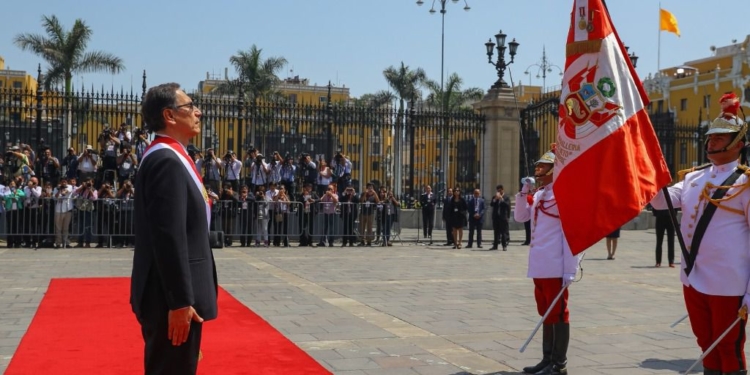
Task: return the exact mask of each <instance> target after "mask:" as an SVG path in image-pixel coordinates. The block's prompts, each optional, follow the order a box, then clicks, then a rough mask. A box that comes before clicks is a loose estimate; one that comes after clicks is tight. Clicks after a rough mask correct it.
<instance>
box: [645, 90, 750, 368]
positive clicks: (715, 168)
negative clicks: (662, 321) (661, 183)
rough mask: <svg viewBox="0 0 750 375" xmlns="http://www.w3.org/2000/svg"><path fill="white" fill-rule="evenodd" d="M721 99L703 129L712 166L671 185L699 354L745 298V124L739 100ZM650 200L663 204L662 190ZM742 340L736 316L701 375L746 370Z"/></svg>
mask: <svg viewBox="0 0 750 375" xmlns="http://www.w3.org/2000/svg"><path fill="white" fill-rule="evenodd" d="M720 103H721V107H722V113H721V114H720V115H719V117H718V118H716V119H715V120H714V121H713V122H712V123H711V125H710V126H709V129H708V131H707V132H706V136H707V140H706V144H705V149H706V156H707V158H708V160H709V161H710V162H711V163H710V164H706V165H704V166H701V167H696V168H694V169H693V170H692V171H684V172H685V173H686V174H685V175H684V176H685V177H684V179H683V180H682V181H680V182H678V183H676V184H675V185H674V186H672V187H670V188H669V196H670V199H671V200H672V202H673V204H674V207H675V208H682V213H683V215H682V219H681V222H680V228H681V229H682V235H683V239H684V240H685V245H686V247H687V249H686V251H684V252H683V254H685V255H686V256H683V258H687V259H683V261H682V268H683V270H682V271H683V272H680V279H681V281H682V284H683V295H684V298H685V306H686V307H687V311H688V315H689V316H690V323H691V327H692V330H693V334H695V336H696V338H697V341H698V345H699V346H700V347H701V349H702V350H703V351H704V352H705V351H706V349H708V347H709V346H711V344H712V343H714V342H715V341H716V340H717V339H718V338H719V336H720V335H721V334H722V333H723V332H724V331H725V330H727V329H728V328H729V327H730V326H731V325H732V323H733V322H734V321H735V320H736V319H737V311H738V309H739V310H741V312H742V309H743V308H747V306H748V304H749V303H750V286H748V282H750V224H749V220H750V189H748V184H750V178H749V177H748V176H749V175H750V171H748V168H747V167H746V166H744V165H740V163H738V161H737V160H738V159H739V158H740V157H742V159H743V161H745V160H744V159H745V152H744V151H745V145H746V141H745V133H746V132H747V124H746V123H745V122H744V121H743V120H742V118H741V117H740V116H738V115H737V112H738V110H739V108H740V104H739V100H738V99H737V97H736V96H735V95H734V94H733V93H728V94H725V95H724V96H722V97H721V99H720ZM742 117H744V116H742ZM651 204H652V206H654V208H655V209H665V208H667V204H666V200H665V198H664V195H663V194H662V193H661V192H660V193H659V194H658V195H657V196H656V198H654V200H653V201H652V202H651ZM701 222H705V223H706V224H707V225H701ZM699 254H700V256H698V255H699ZM744 344H745V321H744V320H742V321H741V322H740V323H739V324H737V325H735V326H734V328H732V329H731V330H730V331H729V333H728V334H727V335H726V336H725V337H724V338H723V339H722V340H721V342H720V343H719V344H718V345H717V346H716V348H714V349H713V350H712V351H711V352H710V353H709V354H708V355H707V356H706V357H705V358H704V359H703V369H704V374H710V375H721V374H730V375H737V374H746V373H747V363H746V362H745V354H744V352H745V350H744Z"/></svg>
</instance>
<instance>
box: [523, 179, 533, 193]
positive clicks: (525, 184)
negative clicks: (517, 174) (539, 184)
mask: <svg viewBox="0 0 750 375" xmlns="http://www.w3.org/2000/svg"><path fill="white" fill-rule="evenodd" d="M530 191H531V180H529V179H528V178H527V179H525V180H524V181H523V187H522V188H521V193H523V194H528V193H529V192H530Z"/></svg>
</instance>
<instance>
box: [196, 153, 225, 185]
mask: <svg viewBox="0 0 750 375" xmlns="http://www.w3.org/2000/svg"><path fill="white" fill-rule="evenodd" d="M221 167H222V163H221V160H220V159H219V158H217V157H216V153H214V149H213V148H207V149H206V156H204V157H203V158H202V159H199V160H198V161H197V162H195V168H196V169H198V171H203V183H205V184H207V185H209V186H211V190H213V191H220V187H221V186H220V184H219V183H220V182H221V174H220V173H219V168H221Z"/></svg>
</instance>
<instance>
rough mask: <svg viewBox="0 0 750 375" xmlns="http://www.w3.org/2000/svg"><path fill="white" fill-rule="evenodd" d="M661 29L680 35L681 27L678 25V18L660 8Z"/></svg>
mask: <svg viewBox="0 0 750 375" xmlns="http://www.w3.org/2000/svg"><path fill="white" fill-rule="evenodd" d="M659 30H663V31H669V32H670V33H675V34H677V36H680V28H679V27H678V26H677V18H675V16H674V14H672V13H670V12H669V11H667V10H664V9H659Z"/></svg>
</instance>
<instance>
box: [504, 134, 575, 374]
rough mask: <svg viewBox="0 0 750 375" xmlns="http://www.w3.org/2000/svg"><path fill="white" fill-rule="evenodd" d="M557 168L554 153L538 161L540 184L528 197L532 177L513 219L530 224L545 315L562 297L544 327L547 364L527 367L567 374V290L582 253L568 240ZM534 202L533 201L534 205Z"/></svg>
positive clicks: (532, 263) (532, 271)
mask: <svg viewBox="0 0 750 375" xmlns="http://www.w3.org/2000/svg"><path fill="white" fill-rule="evenodd" d="M554 165H555V153H554V145H553V149H552V150H551V151H549V152H547V153H545V154H544V155H542V157H541V159H539V160H538V161H537V162H536V167H535V168H534V177H535V178H536V182H537V183H538V184H540V185H541V186H540V187H539V189H538V190H537V191H536V193H534V195H533V201H532V200H531V199H527V194H528V193H529V192H530V191H531V190H532V186H531V180H530V179H527V180H526V181H525V183H524V187H523V189H522V190H521V191H520V192H519V193H518V194H516V209H515V211H514V218H515V220H516V221H518V222H524V221H527V220H531V244H530V246H529V270H528V275H527V276H528V277H531V278H533V279H534V297H535V299H536V306H537V311H538V312H539V315H540V316H543V315H544V313H545V312H546V311H547V309H548V308H550V306H551V304H552V301H553V300H554V299H555V297H556V296H557V295H558V293H560V290H561V289H562V288H565V290H564V291H563V294H562V297H561V298H560V299H559V300H558V302H557V304H556V306H555V307H554V308H553V309H552V311H551V312H550V314H549V315H548V316H547V319H545V320H544V323H543V329H542V354H543V356H542V361H541V362H539V364H537V365H536V366H529V367H524V369H523V371H524V372H525V373H529V374H543V375H548V374H567V373H568V370H567V352H568V341H569V340H570V323H569V320H568V319H569V312H568V289H567V286H569V285H570V284H571V283H572V282H573V280H574V279H575V275H576V272H577V271H578V266H579V263H580V255H579V256H574V255H573V254H572V253H571V252H570V247H569V246H568V241H567V240H566V239H565V234H564V233H563V231H562V225H561V223H560V214H559V212H558V208H557V201H556V200H555V194H554V191H553V186H552V182H553V181H552V172H553V167H554ZM529 201H531V203H530V202H529Z"/></svg>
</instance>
